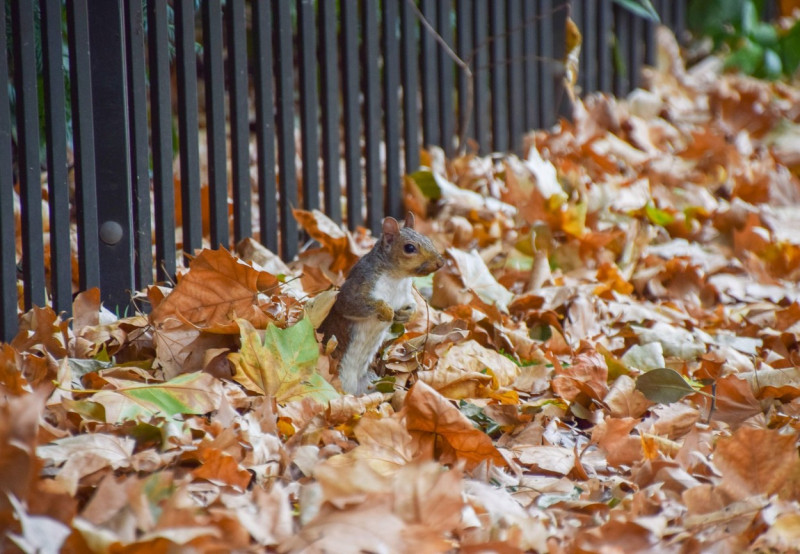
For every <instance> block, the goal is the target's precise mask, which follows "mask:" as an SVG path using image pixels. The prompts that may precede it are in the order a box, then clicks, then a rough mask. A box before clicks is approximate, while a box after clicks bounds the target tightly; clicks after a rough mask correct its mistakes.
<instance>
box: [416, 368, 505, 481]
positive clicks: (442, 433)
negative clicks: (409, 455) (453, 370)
mask: <svg viewBox="0 0 800 554" xmlns="http://www.w3.org/2000/svg"><path fill="white" fill-rule="evenodd" d="M404 410H405V413H406V426H407V428H408V430H409V432H411V434H412V435H413V436H416V437H418V439H419V440H420V441H421V442H422V444H423V445H425V446H426V447H427V448H430V453H431V454H433V455H437V456H438V457H439V460H440V461H441V462H442V463H455V462H456V461H457V460H464V461H465V462H466V463H467V468H468V469H472V468H474V467H475V466H477V465H478V464H480V463H481V462H484V461H486V462H492V463H494V464H495V465H498V466H505V465H506V461H505V459H504V458H503V456H502V455H501V454H500V452H499V451H498V450H497V449H496V448H495V447H494V445H493V444H492V439H490V438H489V436H488V435H486V433H484V432H482V431H480V430H478V429H476V428H475V427H474V426H473V425H472V422H470V420H469V419H467V417H466V416H464V415H463V414H462V413H461V412H460V411H458V410H457V409H456V408H455V407H454V406H453V405H452V404H450V402H449V401H448V400H447V399H446V398H445V397H443V396H442V395H440V394H439V393H437V392H436V391H435V390H433V389H432V388H431V387H429V386H428V385H426V384H425V383H423V382H421V381H420V382H417V383H416V384H415V385H414V386H413V387H412V388H411V390H410V391H409V392H408V394H407V395H406V400H405V407H404Z"/></svg>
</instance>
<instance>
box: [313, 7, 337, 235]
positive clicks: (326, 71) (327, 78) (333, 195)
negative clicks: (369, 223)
mask: <svg viewBox="0 0 800 554" xmlns="http://www.w3.org/2000/svg"><path fill="white" fill-rule="evenodd" d="M337 25H338V19H337V17H336V3H335V2H320V3H319V37H320V41H319V64H320V90H321V91H322V111H321V116H322V160H323V166H322V179H323V182H324V187H325V195H324V196H325V213H326V214H327V215H328V217H330V218H331V219H332V220H333V221H335V222H336V223H341V222H342V189H341V182H340V179H339V158H340V156H339V56H338V53H339V51H338V48H337V44H336V28H337Z"/></svg>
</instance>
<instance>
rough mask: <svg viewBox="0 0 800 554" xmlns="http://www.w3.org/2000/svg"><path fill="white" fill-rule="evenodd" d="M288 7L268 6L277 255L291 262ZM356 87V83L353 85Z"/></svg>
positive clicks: (294, 241) (280, 1)
mask: <svg viewBox="0 0 800 554" xmlns="http://www.w3.org/2000/svg"><path fill="white" fill-rule="evenodd" d="M290 8H291V6H290V5H289V3H288V2H285V1H284V0H276V1H275V2H274V3H273V4H272V9H273V12H274V14H275V19H274V20H273V24H274V32H273V35H274V37H273V38H274V39H275V60H276V62H277V63H276V65H275V84H276V88H277V98H276V102H275V104H276V107H277V110H278V116H277V117H278V119H277V122H278V125H277V130H278V160H279V163H278V165H279V167H280V180H279V185H280V204H279V207H280V220H281V221H280V229H281V255H282V256H283V257H284V259H287V260H291V259H292V258H294V256H295V254H297V246H298V237H297V222H296V221H295V219H294V216H293V215H292V208H296V207H297V177H296V174H295V168H294V156H295V148H294V75H293V65H292V64H293V59H294V57H293V53H292V40H293V37H292V17H291V12H290ZM356 87H357V83H356Z"/></svg>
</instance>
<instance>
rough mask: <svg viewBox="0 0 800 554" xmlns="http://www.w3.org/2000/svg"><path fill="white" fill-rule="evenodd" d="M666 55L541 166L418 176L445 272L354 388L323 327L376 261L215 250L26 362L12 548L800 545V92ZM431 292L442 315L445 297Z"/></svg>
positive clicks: (322, 235)
mask: <svg viewBox="0 0 800 554" xmlns="http://www.w3.org/2000/svg"><path fill="white" fill-rule="evenodd" d="M661 48H662V56H661V59H662V60H669V61H665V62H663V64H662V65H663V67H661V68H659V70H657V71H652V72H651V73H649V74H648V76H647V77H648V79H647V81H648V86H647V90H639V91H636V92H634V93H633V94H631V96H630V97H629V98H628V99H627V100H625V101H617V100H615V99H613V98H609V97H605V96H592V97H590V98H587V99H586V100H585V103H583V104H580V105H578V106H577V107H576V112H575V117H574V121H573V122H572V123H570V122H562V123H561V125H560V126H559V127H558V128H556V129H555V130H553V131H552V132H546V133H545V132H539V133H537V134H536V135H535V136H531V137H530V140H529V144H528V148H527V151H528V153H527V155H526V156H525V157H524V158H516V157H514V156H506V155H504V156H489V157H477V156H474V155H468V156H464V157H460V158H457V159H452V160H445V159H444V157H443V156H442V155H441V153H440V152H436V151H433V152H429V153H428V154H427V155H426V156H424V160H423V161H424V163H425V165H426V167H427V169H423V170H421V171H419V172H417V173H414V174H413V175H410V176H408V177H407V179H406V204H407V206H408V207H409V208H410V209H411V210H413V211H414V212H415V213H416V214H417V220H418V223H417V227H418V229H420V230H422V231H423V232H425V233H427V234H428V235H429V236H431V238H432V239H433V240H434V242H435V243H436V244H437V245H438V246H439V247H440V248H441V249H442V251H443V252H444V253H445V257H446V259H447V265H446V266H445V268H443V269H442V270H440V271H439V272H437V273H436V274H435V275H434V276H433V277H432V278H430V277H429V278H426V279H423V280H419V281H417V282H416V285H417V289H418V291H419V292H420V295H419V299H418V303H419V306H418V311H417V316H416V317H415V319H413V320H412V321H411V322H409V324H407V325H406V326H405V327H404V328H402V327H401V328H397V329H395V330H396V332H397V333H396V334H397V335H398V337H397V339H396V340H394V341H393V342H391V343H390V344H388V345H387V347H386V348H385V349H384V351H383V353H382V356H381V360H380V362H379V368H381V369H382V371H383V374H384V377H383V379H382V380H381V381H380V382H379V383H378V384H377V389H378V390H377V391H376V392H374V393H371V394H368V395H365V396H362V397H353V396H343V395H341V394H340V393H339V392H337V391H338V390H339V388H338V380H337V378H336V372H335V367H332V363H331V359H330V357H329V356H328V354H327V353H326V352H325V350H324V349H323V348H322V347H321V346H320V345H319V343H318V336H317V335H316V334H315V331H314V328H315V325H317V324H319V322H320V321H321V319H322V318H323V317H324V314H325V312H326V310H327V308H329V306H330V304H331V294H332V293H331V292H322V291H327V290H328V289H331V287H332V286H333V285H339V284H341V283H342V281H343V279H344V276H345V275H346V273H347V270H348V269H349V268H350V267H351V266H352V265H353V263H354V262H355V261H356V260H357V259H358V257H359V256H360V255H362V254H363V253H364V252H365V251H366V250H367V249H368V248H369V247H370V246H371V244H372V241H373V239H372V238H371V237H369V236H368V235H367V234H366V232H360V233H356V234H350V233H348V232H346V231H344V230H342V229H341V228H339V227H338V226H336V225H334V224H333V223H332V222H331V221H329V220H328V219H326V218H325V216H324V215H322V214H320V213H309V212H302V211H298V212H296V217H297V218H298V221H299V222H300V223H301V225H302V226H303V227H304V228H305V230H306V231H307V232H308V234H309V235H310V236H311V237H312V238H313V239H315V240H316V246H315V247H314V248H310V249H307V250H305V251H304V252H303V253H302V254H301V255H300V256H299V258H298V259H297V260H295V261H293V262H292V263H291V264H289V265H285V264H284V263H283V262H281V261H280V260H279V259H278V258H277V257H275V256H274V255H272V254H271V253H270V252H268V251H266V250H265V249H264V248H263V247H261V246H260V245H258V244H257V243H255V242H253V241H247V242H245V243H243V244H241V245H240V246H239V248H238V251H237V252H236V256H234V255H232V254H231V253H228V252H226V251H224V250H223V251H203V252H201V253H199V255H198V256H197V257H196V258H195V259H194V260H193V262H192V263H191V266H190V268H189V269H188V271H186V272H185V273H184V274H183V275H182V276H181V278H180V279H179V281H178V282H177V285H176V286H175V287H174V288H165V287H151V288H150V289H149V290H147V291H143V292H142V297H143V298H146V299H147V301H148V302H150V303H151V305H152V307H153V309H152V311H151V312H150V313H149V314H148V315H137V316H135V317H128V318H125V319H119V320H118V319H115V318H113V317H109V314H107V313H105V312H103V311H101V309H100V302H99V294H98V293H97V291H89V292H86V293H83V294H81V295H80V296H79V297H78V298H77V300H76V302H75V307H74V318H73V319H72V320H71V322H70V321H64V320H62V319H60V318H58V317H57V316H56V314H54V313H53V312H52V310H50V309H47V308H37V309H34V310H33V311H31V312H30V313H27V314H25V315H24V316H23V319H22V330H21V332H20V334H19V336H18V337H17V338H16V339H15V340H13V341H12V342H11V343H10V344H4V345H0V388H2V400H0V413H2V416H0V489H1V490H2V493H3V494H2V495H1V496H0V527H2V528H3V529H4V530H5V532H4V534H3V538H2V539H0V541H2V542H1V543H0V550H10V549H14V548H22V549H24V550H27V551H36V549H37V548H39V549H41V550H40V551H42V552H51V551H57V550H59V549H64V550H70V549H71V550H72V551H94V552H148V553H156V552H173V551H176V549H181V550H189V549H191V550H192V551H197V552H208V551H229V550H235V551H240V552H246V551H263V550H264V548H266V549H267V550H270V551H272V550H276V551H281V552H288V551H300V550H304V549H305V550H306V551H312V552H314V551H319V552H322V551H328V552H357V551H361V550H364V551H370V552H395V551H404V552H408V551H415V552H441V551H447V550H453V549H460V551H464V552H486V551H493V552H520V551H538V552H626V553H631V552H645V551H658V552H731V551H742V550H753V551H759V552H777V551H781V552H782V551H791V550H792V549H795V550H796V549H797V545H798V544H800V542H798V541H800V456H799V455H798V431H800V367H799V366H800V352H798V340H799V339H800V287H798V280H800V178H799V175H800V90H798V89H797V88H792V87H790V86H788V85H784V84H779V83H775V84H769V83H765V82H760V81H756V80H752V79H749V78H744V77H737V76H721V75H720V74H719V71H720V67H719V66H720V63H719V62H718V61H716V60H714V59H710V60H709V61H707V62H704V63H703V64H701V65H699V66H695V67H694V68H693V69H692V70H690V71H686V70H685V69H684V68H683V66H682V65H681V63H680V62H679V61H678V60H679V57H678V55H677V47H676V45H675V44H674V42H673V41H672V40H671V39H669V38H668V37H664V36H662V37H661ZM426 298H427V301H426Z"/></svg>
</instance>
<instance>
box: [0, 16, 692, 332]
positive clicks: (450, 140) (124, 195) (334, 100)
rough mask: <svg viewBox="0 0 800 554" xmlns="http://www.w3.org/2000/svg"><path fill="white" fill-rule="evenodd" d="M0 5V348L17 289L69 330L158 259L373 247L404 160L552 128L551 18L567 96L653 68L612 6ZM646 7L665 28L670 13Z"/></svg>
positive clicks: (116, 304) (559, 81)
mask: <svg viewBox="0 0 800 554" xmlns="http://www.w3.org/2000/svg"><path fill="white" fill-rule="evenodd" d="M3 4H4V17H3V19H2V22H0V49H2V51H1V52H0V81H1V82H0V232H1V233H2V241H0V260H2V271H0V294H2V310H0V340H10V339H11V338H12V337H13V335H14V334H15V332H16V329H17V318H18V307H17V304H18V302H15V299H16V298H17V296H18V294H19V290H21V291H22V304H23V306H24V308H25V309H29V308H30V307H31V306H34V305H40V306H41V305H44V304H46V303H47V302H48V301H49V302H51V303H52V305H53V307H54V308H55V309H56V310H57V311H60V312H65V313H66V314H69V313H70V312H71V303H72V295H73V293H74V292H76V291H78V290H85V289H87V288H91V287H95V286H99V287H100V289H101V295H102V299H103V302H104V305H105V306H106V307H107V308H109V309H111V310H112V311H116V312H117V313H118V314H119V315H124V314H125V313H130V311H131V309H132V303H131V296H132V292H133V291H135V290H138V289H142V288H144V287H146V286H147V285H149V284H151V283H153V282H155V281H164V280H169V279H172V278H174V276H175V273H176V271H177V269H178V267H180V266H181V265H183V264H184V263H185V256H183V255H181V254H180V253H179V249H180V250H182V251H183V253H184V254H186V255H191V254H193V253H194V252H195V251H196V249H198V248H202V247H204V246H210V247H213V248H216V247H219V246H223V247H226V248H231V247H232V246H233V245H234V244H235V243H236V242H238V241H239V240H241V239H243V238H245V237H248V236H254V237H255V238H256V239H258V240H259V241H261V242H262V243H263V244H265V245H266V246H267V247H268V248H270V249H271V250H273V251H275V252H278V253H280V255H281V256H283V257H284V258H286V259H291V258H292V257H294V256H295V255H296V253H297V251H298V249H299V247H300V244H301V242H302V241H303V240H304V237H303V235H302V233H300V232H299V230H298V226H297V223H296V222H295V220H294V218H293V217H292V208H295V207H302V208H305V209H322V210H323V211H324V212H325V213H326V214H327V215H328V216H329V217H331V218H332V219H333V220H334V221H336V222H339V223H341V222H345V223H346V224H347V225H348V227H350V228H351V229H354V228H355V227H357V226H360V225H364V226H367V227H368V228H370V229H371V230H372V231H373V232H377V231H378V230H379V227H380V220H381V218H382V217H383V216H385V215H388V214H391V215H400V214H401V212H402V190H401V187H402V175H403V173H405V172H411V171H415V170H416V169H417V167H418V166H419V163H420V156H419V152H420V148H422V147H428V146H440V147H442V148H443V149H444V151H445V152H446V153H447V154H448V155H454V154H455V153H456V152H457V151H459V150H462V149H463V148H464V147H467V146H468V147H469V148H470V149H474V150H475V151H477V152H478V153H481V154H486V153H489V152H493V151H498V152H503V151H515V150H518V149H519V148H521V146H522V138H523V135H524V133H526V132H527V131H529V130H532V129H536V128H547V127H550V126H552V125H554V124H555V123H556V122H557V121H558V118H559V117H562V116H569V114H570V106H569V103H568V102H569V101H568V99H567V95H566V94H565V91H564V87H563V59H564V57H565V54H566V53H565V31H564V29H565V22H566V18H567V17H568V15H569V16H570V17H571V18H572V19H573V20H574V21H575V22H576V24H577V25H578V27H579V29H580V30H581V32H582V33H583V50H582V55H581V59H580V73H579V79H578V82H577V86H578V89H579V90H580V91H581V92H582V93H587V92H592V91H607V92H613V93H616V94H625V93H627V92H629V91H630V90H631V89H633V88H635V87H636V86H638V84H639V72H640V68H641V66H642V65H643V64H645V63H652V62H653V60H654V58H655V42H654V33H655V25H656V24H655V23H653V22H650V21H646V20H644V19H642V18H641V17H639V16H637V15H635V14H632V13H631V12H629V11H627V10H626V9H625V8H624V7H623V6H622V5H620V4H617V3H615V2H613V1H612V0H572V1H569V0H504V1H501V0H498V1H494V0H419V1H414V0H380V1H379V0H360V1H359V0H338V1H335V0H317V1H314V0H294V1H289V0H271V1H269V0H145V1H141V0H129V1H123V0H35V1H33V0H5V1H4V3H3ZM654 5H655V6H656V9H657V10H658V12H659V14H660V15H661V16H662V21H663V22H664V23H665V24H667V25H669V26H670V27H672V28H673V29H676V30H677V31H682V29H683V26H684V19H685V7H686V0H675V1H672V0H658V1H656V2H654ZM40 98H41V99H42V101H40ZM43 202H45V206H46V207H45V209H44V210H43ZM17 217H18V218H19V221H18V222H17V221H16V218H17ZM11 237H14V240H11Z"/></svg>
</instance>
